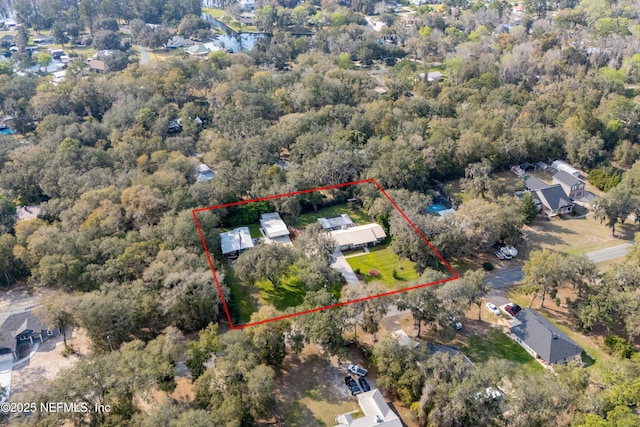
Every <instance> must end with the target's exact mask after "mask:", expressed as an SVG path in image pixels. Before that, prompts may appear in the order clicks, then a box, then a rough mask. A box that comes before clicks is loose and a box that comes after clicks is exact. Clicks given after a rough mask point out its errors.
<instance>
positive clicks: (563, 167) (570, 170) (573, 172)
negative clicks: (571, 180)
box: [551, 160, 581, 178]
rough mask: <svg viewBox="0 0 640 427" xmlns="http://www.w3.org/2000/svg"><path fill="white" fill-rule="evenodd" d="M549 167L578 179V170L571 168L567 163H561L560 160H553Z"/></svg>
mask: <svg viewBox="0 0 640 427" xmlns="http://www.w3.org/2000/svg"><path fill="white" fill-rule="evenodd" d="M551 167H552V168H553V169H555V170H557V171H558V172H560V171H564V172H566V173H568V174H569V175H573V176H575V177H576V178H580V174H581V172H580V171H579V170H578V169H576V168H574V167H573V166H571V165H570V164H569V163H567V162H563V161H562V160H555V161H554V162H553V163H551Z"/></svg>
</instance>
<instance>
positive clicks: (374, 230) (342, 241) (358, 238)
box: [330, 224, 387, 248]
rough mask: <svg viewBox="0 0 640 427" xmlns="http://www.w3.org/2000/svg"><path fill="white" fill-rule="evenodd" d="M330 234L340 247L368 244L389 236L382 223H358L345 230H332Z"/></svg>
mask: <svg viewBox="0 0 640 427" xmlns="http://www.w3.org/2000/svg"><path fill="white" fill-rule="evenodd" d="M330 234H331V237H333V239H334V240H335V241H336V243H337V246H338V247H339V248H340V247H344V246H349V245H352V246H358V245H366V244H369V243H374V242H377V241H379V240H380V239H384V238H385V237H387V235H386V233H385V232H384V230H383V229H382V227H381V226H380V224H365V225H358V226H356V227H350V228H347V229H345V230H335V231H331V233H330Z"/></svg>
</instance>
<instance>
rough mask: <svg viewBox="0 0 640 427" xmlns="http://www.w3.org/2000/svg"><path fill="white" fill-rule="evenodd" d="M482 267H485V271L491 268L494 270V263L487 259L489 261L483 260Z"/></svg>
mask: <svg viewBox="0 0 640 427" xmlns="http://www.w3.org/2000/svg"><path fill="white" fill-rule="evenodd" d="M482 268H483V269H484V270H485V271H491V270H493V264H491V263H490V262H488V261H487V262H483V263H482Z"/></svg>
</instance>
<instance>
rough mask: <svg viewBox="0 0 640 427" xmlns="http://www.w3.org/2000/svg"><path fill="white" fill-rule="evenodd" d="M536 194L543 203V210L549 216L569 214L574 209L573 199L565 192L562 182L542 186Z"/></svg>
mask: <svg viewBox="0 0 640 427" xmlns="http://www.w3.org/2000/svg"><path fill="white" fill-rule="evenodd" d="M535 194H536V197H537V198H538V200H540V202H541V203H542V211H543V212H544V214H545V215H547V216H548V217H552V216H557V215H561V214H567V213H569V212H571V211H572V210H573V207H574V203H573V200H572V199H571V198H570V197H569V196H567V195H566V194H565V192H564V190H563V189H562V186H561V185H560V184H556V185H551V186H549V187H546V188H541V189H539V190H536V191H535Z"/></svg>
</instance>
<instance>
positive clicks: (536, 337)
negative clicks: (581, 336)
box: [511, 308, 582, 363]
mask: <svg viewBox="0 0 640 427" xmlns="http://www.w3.org/2000/svg"><path fill="white" fill-rule="evenodd" d="M516 319H517V320H518V321H520V323H519V324H516V325H515V326H512V327H511V333H512V334H514V335H515V336H516V337H518V338H519V339H520V340H522V341H523V342H524V343H525V344H526V345H527V346H528V347H529V348H530V349H531V350H533V351H534V352H535V353H536V354H537V356H538V357H540V358H542V359H543V360H544V361H545V362H546V363H564V362H566V361H567V360H569V359H571V358H573V357H576V355H580V354H581V353H582V348H580V346H578V345H577V344H576V343H575V342H573V341H572V340H571V338H569V337H568V336H567V335H565V334H564V333H563V332H562V331H561V330H560V329H558V328H557V327H556V326H554V325H553V324H552V323H551V322H549V321H548V320H547V319H545V318H544V317H542V315H541V314H540V313H538V312H536V311H535V310H532V309H530V308H525V309H523V310H522V311H520V312H519V313H518V314H517V315H516Z"/></svg>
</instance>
